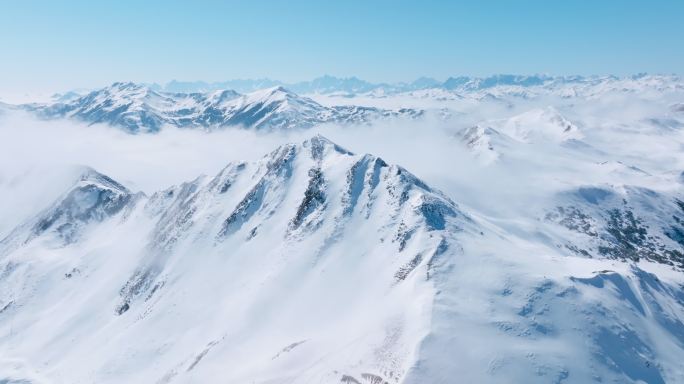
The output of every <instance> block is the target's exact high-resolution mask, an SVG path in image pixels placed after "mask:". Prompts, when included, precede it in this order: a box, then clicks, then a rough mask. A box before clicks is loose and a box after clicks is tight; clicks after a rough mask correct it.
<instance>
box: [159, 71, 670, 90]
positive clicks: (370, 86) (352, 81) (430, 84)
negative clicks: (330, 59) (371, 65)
mask: <svg viewBox="0 0 684 384" xmlns="http://www.w3.org/2000/svg"><path fill="white" fill-rule="evenodd" d="M654 79H664V80H666V82H667V83H669V84H672V81H673V80H677V81H680V79H679V77H678V76H676V75H648V74H644V73H642V74H636V75H632V76H627V77H618V76H612V75H607V76H550V75H509V74H499V75H492V76H488V77H473V76H457V77H449V78H448V79H446V80H445V81H439V80H436V79H433V78H430V77H421V78H419V79H416V80H415V81H412V82H398V83H373V82H369V81H366V80H362V79H359V78H358V77H353V76H352V77H335V76H329V75H325V76H321V77H317V78H315V79H313V80H309V81H300V82H294V83H288V82H283V81H278V80H271V79H266V78H263V79H245V80H228V81H217V82H205V81H178V80H172V81H170V82H168V83H166V84H163V85H161V84H156V83H154V84H147V85H148V86H149V87H150V88H151V89H153V90H156V91H163V92H209V91H215V90H221V89H233V90H235V91H237V92H252V91H255V90H259V89H263V88H269V87H275V86H283V87H285V88H287V89H289V90H291V91H292V92H296V93H302V94H307V93H320V94H329V93H351V94H359V93H367V92H373V91H382V92H389V93H398V92H410V91H417V90H423V89H432V88H438V89H446V90H461V91H476V90H483V89H489V88H494V87H500V86H518V87H532V86H559V85H563V84H565V85H568V84H574V85H597V84H605V83H615V82H630V81H632V82H633V81H643V80H654Z"/></svg>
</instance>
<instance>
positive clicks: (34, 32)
mask: <svg viewBox="0 0 684 384" xmlns="http://www.w3.org/2000/svg"><path fill="white" fill-rule="evenodd" d="M580 3H581V4H580ZM1 8H2V11H1V12H0V34H2V35H3V36H5V37H6V38H5V39H2V40H1V42H0V52H2V58H3V60H0V85H1V86H2V90H3V92H4V93H8V92H36V91H64V90H68V89H74V88H94V87H101V86H105V85H107V84H111V83H112V82H114V81H135V82H146V83H155V82H156V83H166V82H168V81H170V80H173V79H177V80H182V81H196V80H202V81H209V82H211V81H223V80H230V79H242V78H265V77H267V78H271V79H276V80H280V81H284V82H296V81H302V80H310V79H312V78H315V77H317V76H321V75H324V74H329V75H333V76H339V77H350V76H356V77H359V78H361V79H364V80H367V81H371V82H398V81H412V80H414V79H416V78H419V77H422V76H428V77H434V78H436V79H438V80H444V79H446V78H447V77H449V76H458V75H472V76H487V75H491V74H496V73H514V74H537V73H544V74H550V75H596V74H615V75H629V74H634V73H639V72H648V73H665V74H671V73H679V72H680V71H681V68H684V52H683V51H682V50H680V49H676V47H677V46H678V45H679V44H680V43H681V41H682V40H683V38H684V32H683V29H682V28H681V26H680V15H682V14H684V12H683V11H684V3H683V2H681V1H674V0H656V1H651V2H648V3H646V2H640V1H604V2H600V3H596V2H594V3H591V4H590V3H585V2H579V1H569V2H564V3H560V2H554V3H549V2H545V1H541V0H526V1H518V2H515V3H513V2H508V1H502V0H488V1H479V2H476V3H475V2H473V3H468V2H462V1H458V2H456V1H455V2H442V1H435V0H431V1H426V2H420V4H418V3H414V2H409V1H387V0H382V1H375V2H364V1H359V0H354V1H347V2H343V3H331V2H315V1H293V2H287V3H285V2H276V1H272V2H266V3H259V4H255V3H254V2H248V1H232V2H218V1H206V0H205V1H195V2H192V3H185V2H181V1H164V2H161V1H151V2H145V3H144V4H143V3H138V2H134V1H119V2H108V3H104V2H90V1H84V0H73V1H67V2H59V3H57V2H49V1H40V0H36V1H24V2H12V3H5V4H3V5H2V7H1ZM398 63H400V64H401V65H397V64H398Z"/></svg>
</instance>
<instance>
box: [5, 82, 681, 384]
mask: <svg viewBox="0 0 684 384" xmlns="http://www.w3.org/2000/svg"><path fill="white" fill-rule="evenodd" d="M454 81H456V80H454ZM459 84H460V83H458V84H455V85H454V87H453V88H452V89H443V88H439V89H421V90H408V91H407V90H379V89H375V90H371V91H368V92H364V93H358V94H349V92H345V93H344V94H343V95H342V94H340V93H335V92H327V93H314V94H310V95H308V96H307V97H304V96H300V95H297V94H294V93H292V92H290V91H287V90H285V89H282V88H271V89H268V90H264V91H257V92H254V93H250V94H248V95H240V94H237V93H233V92H228V91H226V92H223V91H211V92H209V93H207V94H203V95H201V96H198V95H195V96H189V95H179V94H176V95H175V96H173V97H172V99H173V100H171V101H169V99H166V98H165V97H166V96H165V95H164V93H163V92H161V93H158V92H155V93H153V94H152V93H149V92H150V91H149V90H145V89H144V88H142V87H139V86H136V85H131V84H124V85H117V86H113V87H119V88H121V87H123V88H126V89H120V90H119V91H121V92H123V91H126V90H127V89H128V91H131V92H132V93H129V94H126V95H125V96H121V95H119V96H117V99H118V100H136V103H137V102H138V101H139V103H138V104H135V103H134V104H131V105H130V108H128V109H126V111H127V112H126V113H128V112H130V111H145V113H147V112H149V111H152V112H154V113H157V112H159V111H163V113H160V114H158V115H155V116H162V117H163V118H164V119H167V118H168V117H169V116H170V112H169V111H171V110H176V109H173V108H176V107H177V106H178V105H179V104H178V103H179V100H186V101H187V102H188V103H189V104H188V105H192V106H193V108H196V109H195V112H197V111H199V110H200V109H199V107H197V105H200V104H201V103H207V104H202V105H210V104H211V105H213V106H219V105H224V106H226V105H243V106H248V105H260V106H267V105H273V106H274V107H267V112H268V116H267V120H262V122H266V121H269V122H287V124H286V125H278V124H276V123H273V124H270V123H269V124H270V125H268V129H266V130H265V129H263V128H264V127H266V125H264V124H262V123H255V124H251V125H250V124H242V125H240V126H232V125H230V124H228V125H220V124H219V125H220V126H219V125H217V126H213V125H211V124H209V125H205V124H199V123H197V124H195V123H193V125H190V126H182V124H180V125H179V124H177V122H178V120H164V119H162V120H163V121H162V120H160V121H161V123H160V124H159V125H158V126H155V127H154V129H146V128H144V127H142V128H141V129H136V130H133V131H135V132H138V134H130V133H129V132H130V131H132V130H131V129H130V126H127V125H125V124H123V125H121V124H118V123H117V121H130V120H126V119H124V120H112V121H89V120H85V119H83V118H80V117H78V116H71V115H69V114H65V115H64V117H56V116H49V118H47V117H48V116H46V115H44V114H42V113H41V111H42V109H41V108H51V107H49V106H48V107H46V106H41V107H40V108H39V109H36V107H35V105H34V106H32V107H30V108H27V107H26V106H20V107H19V106H11V105H0V213H2V214H0V238H1V239H2V240H1V241H0V382H7V383H121V382H130V383H195V382H225V383H372V384H378V383H474V382H477V383H512V382H516V383H517V382H525V383H587V382H603V383H625V382H626V383H632V382H633V383H639V382H645V383H678V382H684V366H683V365H682V362H681V361H682V360H683V359H684V273H683V272H682V268H683V267H684V265H683V263H684V256H683V253H684V222H683V220H684V202H683V201H684V194H683V193H682V192H683V191H682V183H683V182H684V177H683V176H682V172H683V171H684V156H683V155H682V153H684V152H682V148H683V147H682V145H683V144H684V135H683V134H682V132H684V130H683V129H684V112H683V111H682V108H681V106H682V104H683V103H684V90H683V88H682V83H681V82H680V80H679V79H678V78H675V77H658V76H646V77H636V78H627V79H618V78H607V79H603V80H601V81H599V80H595V81H585V82H581V83H577V82H572V81H566V82H559V81H555V82H547V83H543V84H538V83H535V82H530V84H525V85H499V86H492V87H483V86H482V82H480V83H476V82H474V81H473V80H471V81H470V82H469V83H468V82H465V83H463V84H460V85H459ZM111 90H112V89H111V87H110V89H109V91H111ZM381 91H382V92H381ZM102 95H103V93H100V94H98V97H100V96H102ZM191 99H192V100H193V101H188V100H191ZM200 99H201V100H202V101H201V102H197V100H200ZM59 103H63V101H59ZM103 104H107V101H106V100H104V99H98V101H97V103H93V104H92V106H96V105H103ZM170 105H173V108H171V109H169V106H170ZM112 106H113V104H112ZM343 106H353V107H343ZM113 108H114V106H113ZM231 108H232V107H231ZM258 108H261V107H258ZM350 108H352V109H353V110H356V111H371V112H364V115H363V116H364V118H363V119H361V120H358V121H357V120H350V121H340V120H339V119H337V117H340V116H350V115H349V114H346V113H347V112H348V111H350V110H351V109H350ZM114 109H116V108H114ZM247 109H249V108H247ZM226 110H228V109H223V111H226ZM402 110H404V111H409V110H410V111H414V112H415V111H423V112H422V113H414V112H410V113H409V112H405V113H401V112H396V113H391V114H383V113H384V112H382V111H402ZM111 111H112V109H111V108H110V109H109V112H111ZM340 111H347V112H340ZM91 112H92V111H91ZM195 112H193V113H195ZM137 113H138V112H135V113H133V114H132V115H130V114H128V115H126V114H124V118H128V117H130V116H138V117H139V116H145V113H143V114H142V115H141V114H137ZM197 113H199V112H197ZM326 114H334V115H335V116H336V118H335V119H330V118H328V117H325V118H323V117H321V116H328V115H326ZM109 116H110V117H111V115H109ZM126 116H128V117H126ZM197 116H199V115H197ZM197 116H195V119H196V120H194V121H195V122H197V121H200V120H198V119H201V117H197ZM251 116H252V117H254V116H261V117H266V115H260V114H258V113H257V114H253V115H251ZM135 121H136V122H137V123H140V122H143V121H144V120H135ZM155 121H156V120H155ZM298 121H303V122H304V124H302V125H297V123H296V122H298ZM110 125H112V126H110ZM207 127H209V129H207ZM260 127H261V128H260ZM148 131H155V132H157V133H154V134H144V132H148ZM207 131H209V132H207ZM319 134H322V135H319ZM366 153H368V154H366Z"/></svg>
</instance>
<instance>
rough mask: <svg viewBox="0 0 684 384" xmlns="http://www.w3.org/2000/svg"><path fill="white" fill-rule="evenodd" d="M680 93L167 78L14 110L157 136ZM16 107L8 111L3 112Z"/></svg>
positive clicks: (590, 82) (545, 79)
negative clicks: (170, 131)
mask: <svg viewBox="0 0 684 384" xmlns="http://www.w3.org/2000/svg"><path fill="white" fill-rule="evenodd" d="M682 90H684V82H682V80H681V79H680V78H679V77H677V76H674V75H671V76H664V75H646V74H640V75H635V76H630V77H616V76H602V77H599V76H594V77H582V76H562V77H553V76H546V75H534V76H518V75H496V76H490V77H485V78H477V77H451V78H449V79H447V80H446V81H444V82H438V81H436V80H434V79H430V78H421V79H418V80H416V81H414V82H412V83H397V84H374V83H369V82H367V81H364V80H360V79H358V78H356V77H351V78H336V77H332V76H324V77H320V78H317V79H314V80H312V81H307V82H300V83H294V84H285V85H283V84H282V83H281V82H278V81H273V80H268V79H259V80H232V81H226V82H220V83H204V82H177V81H172V82H170V83H168V84H166V85H165V86H160V85H157V84H136V83H131V82H117V83H114V84H112V85H110V86H108V87H105V88H102V89H98V90H94V91H91V92H89V93H83V92H82V91H79V92H77V91H69V92H66V93H61V94H56V95H54V97H53V99H52V100H53V101H52V102H49V103H32V104H24V105H21V106H18V107H19V108H23V109H24V110H28V111H30V112H33V113H36V114H37V115H38V116H40V117H42V118H45V119H55V118H72V119H76V120H80V121H83V122H86V123H88V124H110V125H112V126H116V127H120V128H123V129H124V130H126V131H128V132H131V133H138V132H157V131H159V130H160V129H161V128H162V127H163V126H165V125H168V126H175V127H179V128H193V129H198V128H199V129H205V130H213V129H218V128H223V127H241V128H247V129H257V130H289V129H306V128H311V127H313V126H316V125H320V124H325V123H335V124H367V123H371V122H373V121H377V120H378V119H388V118H410V119H414V118H418V117H421V116H423V115H424V114H425V112H426V110H425V109H423V108H418V107H415V105H417V104H415V103H409V104H408V105H409V107H406V106H405V105H407V104H406V103H404V102H399V103H389V105H393V106H398V107H395V108H393V109H386V108H381V107H378V105H387V104H378V103H374V102H373V100H378V99H383V98H389V97H406V98H405V99H404V100H408V101H410V100H418V99H421V100H428V101H435V102H444V101H458V100H466V101H468V102H469V101H473V102H483V101H484V102H486V101H494V102H503V103H505V105H512V104H513V103H516V102H517V100H527V99H533V98H537V97H541V96H553V97H559V98H564V99H572V98H583V99H592V98H598V97H602V96H603V95H606V94H608V93H611V92H612V93H625V92H627V93H646V92H651V91H653V92H658V93H659V92H667V91H682ZM307 95H308V96H307ZM323 100H325V101H323ZM323 104H325V105H323ZM369 104H370V106H369ZM373 104H375V106H373ZM16 107H17V106H14V107H12V106H6V107H5V109H7V108H16ZM427 108H428V109H435V110H439V111H440V112H441V113H440V115H441V116H442V117H448V116H451V115H452V112H453V111H454V109H453V105H437V104H430V105H429V106H428V107H427ZM672 108H674V109H675V110H676V108H679V107H677V106H674V107H672Z"/></svg>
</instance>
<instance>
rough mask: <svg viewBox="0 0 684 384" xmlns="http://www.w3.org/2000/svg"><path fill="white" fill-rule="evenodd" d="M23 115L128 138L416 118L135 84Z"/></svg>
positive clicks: (272, 93)
mask: <svg viewBox="0 0 684 384" xmlns="http://www.w3.org/2000/svg"><path fill="white" fill-rule="evenodd" d="M25 109H27V110H29V111H33V112H36V113H38V114H39V115H40V116H41V117H44V118H63V117H68V118H74V119H77V120H81V121H85V122H87V123H90V124H96V123H106V124H110V125H113V126H118V127H121V128H123V129H125V130H127V131H129V132H156V131H158V130H160V129H161V128H162V127H163V126H164V125H172V126H176V127H180V128H203V129H215V128H219V127H226V126H239V127H245V128H254V129H265V130H271V129H295V128H310V127H312V126H314V125H318V124H323V123H333V122H334V123H342V124H350V123H353V124H358V123H367V122H369V121H372V120H375V119H380V118H388V117H402V116H403V117H417V116H420V115H421V114H422V111H419V110H413V109H399V110H382V109H378V108H371V107H358V106H342V107H325V106H322V105H320V104H318V103H316V102H315V101H313V100H311V99H309V98H306V97H302V96H299V95H297V94H295V93H293V92H290V91H288V90H287V89H285V88H283V87H281V86H277V87H273V88H267V89H262V90H259V91H255V92H252V93H249V94H245V95H241V94H238V93H237V92H235V91H232V90H219V91H211V92H207V93H165V92H159V91H155V90H153V89H152V88H150V87H148V86H144V85H140V84H135V83H114V84H112V85H111V86H109V87H106V88H103V89H100V90H97V91H93V92H90V93H88V94H87V95H84V96H81V97H75V98H74V97H72V98H69V99H67V100H66V101H65V102H57V103H53V104H30V105H26V106H25Z"/></svg>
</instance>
